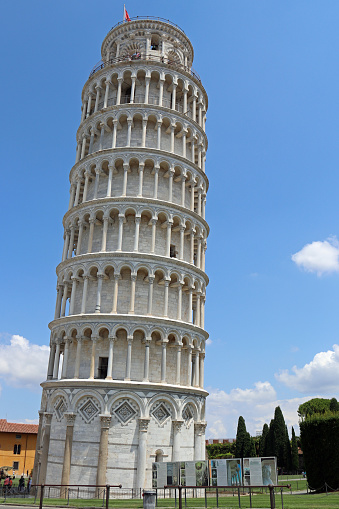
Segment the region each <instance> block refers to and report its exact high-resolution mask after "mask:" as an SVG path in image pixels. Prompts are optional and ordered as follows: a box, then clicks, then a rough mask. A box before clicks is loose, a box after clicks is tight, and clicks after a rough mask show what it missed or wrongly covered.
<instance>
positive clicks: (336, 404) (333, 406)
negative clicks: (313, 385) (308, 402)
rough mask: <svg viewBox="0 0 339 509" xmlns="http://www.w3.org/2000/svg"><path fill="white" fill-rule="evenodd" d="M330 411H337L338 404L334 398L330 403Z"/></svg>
mask: <svg viewBox="0 0 339 509" xmlns="http://www.w3.org/2000/svg"><path fill="white" fill-rule="evenodd" d="M330 410H331V412H338V411H339V403H338V401H337V400H336V398H332V399H331V401H330Z"/></svg>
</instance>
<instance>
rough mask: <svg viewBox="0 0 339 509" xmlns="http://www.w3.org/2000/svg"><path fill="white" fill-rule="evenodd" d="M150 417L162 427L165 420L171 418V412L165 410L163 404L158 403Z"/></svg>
mask: <svg viewBox="0 0 339 509" xmlns="http://www.w3.org/2000/svg"><path fill="white" fill-rule="evenodd" d="M152 415H153V417H154V419H155V420H156V421H157V423H158V424H159V425H160V426H162V425H163V424H165V422H166V421H167V419H168V418H169V417H170V416H171V412H170V411H169V410H168V409H167V408H166V406H165V404H164V403H160V404H159V405H157V406H156V407H155V409H154V410H153V411H152Z"/></svg>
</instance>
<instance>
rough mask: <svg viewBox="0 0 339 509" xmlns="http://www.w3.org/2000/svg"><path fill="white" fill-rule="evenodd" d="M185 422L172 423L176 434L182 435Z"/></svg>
mask: <svg viewBox="0 0 339 509" xmlns="http://www.w3.org/2000/svg"><path fill="white" fill-rule="evenodd" d="M183 423H184V421H172V424H173V431H174V433H180V431H181V427H182V425H183Z"/></svg>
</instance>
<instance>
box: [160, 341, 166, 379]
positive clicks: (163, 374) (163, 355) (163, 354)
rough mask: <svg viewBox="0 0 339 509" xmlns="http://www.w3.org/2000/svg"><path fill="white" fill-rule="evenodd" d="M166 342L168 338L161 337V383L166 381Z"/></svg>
mask: <svg viewBox="0 0 339 509" xmlns="http://www.w3.org/2000/svg"><path fill="white" fill-rule="evenodd" d="M167 343H168V339H163V340H162V342H161V348H162V351H161V383H162V384H165V383H166V364H167V359H166V358H167V355H166V354H167Z"/></svg>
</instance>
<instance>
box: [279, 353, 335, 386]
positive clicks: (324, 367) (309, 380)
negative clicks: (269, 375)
mask: <svg viewBox="0 0 339 509" xmlns="http://www.w3.org/2000/svg"><path fill="white" fill-rule="evenodd" d="M291 371H292V373H290V372H289V371H288V370H287V369H285V370H282V371H280V373H277V374H276V375H275V377H276V379H277V380H279V382H282V383H283V384H285V385H287V387H289V388H291V389H294V390H297V391H299V392H301V393H304V394H311V393H313V392H317V393H319V394H327V393H333V392H335V393H337V392H338V391H339V377H338V372H339V345H333V350H328V351H327V352H319V353H317V354H316V355H315V356H314V358H313V360H312V361H311V362H310V363H308V364H305V366H303V367H302V368H297V366H293V368H292V370H291Z"/></svg>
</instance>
